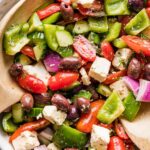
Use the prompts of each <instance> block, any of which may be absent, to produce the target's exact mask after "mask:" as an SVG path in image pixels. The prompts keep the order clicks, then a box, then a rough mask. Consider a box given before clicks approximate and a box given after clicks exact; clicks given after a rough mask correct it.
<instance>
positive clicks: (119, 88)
mask: <svg viewBox="0 0 150 150" xmlns="http://www.w3.org/2000/svg"><path fill="white" fill-rule="evenodd" d="M110 88H111V89H112V90H113V91H116V92H117V93H118V94H119V95H120V98H121V99H124V98H126V97H127V96H128V94H129V90H128V88H127V86H126V84H125V83H124V81H123V80H122V79H120V80H118V81H116V82H114V83H112V84H111V85H110Z"/></svg>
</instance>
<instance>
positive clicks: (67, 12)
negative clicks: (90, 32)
mask: <svg viewBox="0 0 150 150" xmlns="http://www.w3.org/2000/svg"><path fill="white" fill-rule="evenodd" d="M60 10H61V13H62V16H63V18H64V20H67V21H68V20H73V16H74V11H73V8H72V7H71V6H70V5H67V4H65V3H64V2H62V3H61V5H60Z"/></svg>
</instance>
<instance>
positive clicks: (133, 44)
mask: <svg viewBox="0 0 150 150" xmlns="http://www.w3.org/2000/svg"><path fill="white" fill-rule="evenodd" d="M122 39H123V40H124V41H125V42H126V44H127V45H128V47H129V48H131V49H132V50H134V51H135V52H136V53H143V54H144V55H145V56H150V40H145V39H142V38H140V37H138V36H131V35H127V36H122Z"/></svg>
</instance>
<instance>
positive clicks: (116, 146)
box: [107, 136, 126, 150]
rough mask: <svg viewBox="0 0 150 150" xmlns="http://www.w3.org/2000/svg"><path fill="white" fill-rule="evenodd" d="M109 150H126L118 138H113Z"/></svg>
mask: <svg viewBox="0 0 150 150" xmlns="http://www.w3.org/2000/svg"><path fill="white" fill-rule="evenodd" d="M107 150H126V149H125V145H124V143H123V140H121V139H120V138H119V137H118V136H112V137H111V138H110V143H109V144H108V148H107Z"/></svg>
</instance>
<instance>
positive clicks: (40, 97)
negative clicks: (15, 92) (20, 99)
mask: <svg viewBox="0 0 150 150" xmlns="http://www.w3.org/2000/svg"><path fill="white" fill-rule="evenodd" d="M33 97H34V100H35V105H36V106H44V105H48V104H50V100H51V97H52V96H51V94H50V93H48V92H47V93H42V94H34V95H33Z"/></svg>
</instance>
